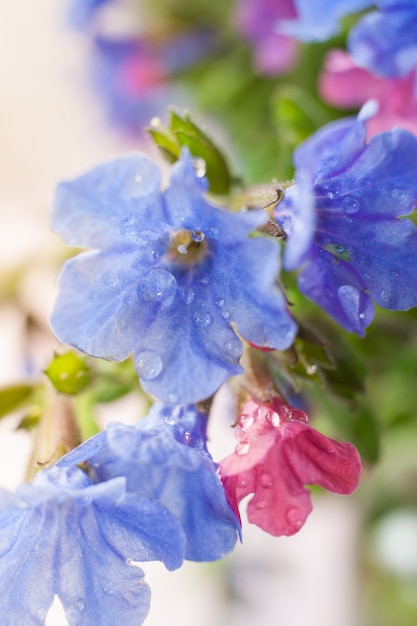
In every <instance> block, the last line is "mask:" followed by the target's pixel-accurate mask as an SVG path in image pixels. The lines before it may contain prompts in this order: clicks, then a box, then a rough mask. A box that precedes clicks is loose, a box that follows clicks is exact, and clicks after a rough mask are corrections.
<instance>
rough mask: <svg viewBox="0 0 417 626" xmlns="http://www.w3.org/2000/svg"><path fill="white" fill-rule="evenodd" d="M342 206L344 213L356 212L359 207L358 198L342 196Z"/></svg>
mask: <svg viewBox="0 0 417 626" xmlns="http://www.w3.org/2000/svg"><path fill="white" fill-rule="evenodd" d="M343 208H344V210H345V212H346V213H356V211H358V210H359V208H360V200H359V198H356V197H355V196H345V197H344V198H343Z"/></svg>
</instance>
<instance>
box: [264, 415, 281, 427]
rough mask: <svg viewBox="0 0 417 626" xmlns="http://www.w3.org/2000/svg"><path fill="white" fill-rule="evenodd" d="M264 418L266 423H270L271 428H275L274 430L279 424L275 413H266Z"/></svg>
mask: <svg viewBox="0 0 417 626" xmlns="http://www.w3.org/2000/svg"><path fill="white" fill-rule="evenodd" d="M265 417H266V419H267V420H268V422H271V424H272V426H275V428H277V427H278V426H279V422H280V419H279V415H278V413H276V412H275V411H268V412H267V414H266V415H265Z"/></svg>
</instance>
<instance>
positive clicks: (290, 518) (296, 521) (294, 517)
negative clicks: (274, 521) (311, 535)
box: [286, 508, 303, 528]
mask: <svg viewBox="0 0 417 626" xmlns="http://www.w3.org/2000/svg"><path fill="white" fill-rule="evenodd" d="M286 518H287V522H288V523H289V524H291V526H295V527H296V528H301V526H302V525H303V516H302V513H301V511H300V509H296V508H293V509H290V510H289V511H288V512H287V515H286Z"/></svg>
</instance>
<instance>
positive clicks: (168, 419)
mask: <svg viewBox="0 0 417 626" xmlns="http://www.w3.org/2000/svg"><path fill="white" fill-rule="evenodd" d="M164 422H165V424H168V426H173V425H174V424H175V418H174V417H173V416H172V415H166V416H165V417H164Z"/></svg>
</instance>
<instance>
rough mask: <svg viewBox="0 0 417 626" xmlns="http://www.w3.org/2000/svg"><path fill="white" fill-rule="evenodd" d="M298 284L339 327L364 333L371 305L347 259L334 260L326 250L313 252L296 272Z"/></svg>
mask: <svg viewBox="0 0 417 626" xmlns="http://www.w3.org/2000/svg"><path fill="white" fill-rule="evenodd" d="M298 286H299V288H300V291H301V292H302V293H304V295H306V296H307V297H308V298H310V299H311V300H313V302H316V304H318V305H319V306H321V307H322V308H323V309H324V310H325V311H327V313H328V314H329V315H331V316H332V317H333V318H334V319H335V320H336V321H337V322H338V323H339V324H340V325H341V326H343V328H346V330H349V331H350V332H354V333H357V334H358V335H361V336H363V335H364V334H365V328H366V326H368V325H369V324H370V323H371V321H372V319H373V316H374V307H373V304H372V301H371V299H370V297H369V296H368V294H367V293H366V289H365V286H364V284H363V282H362V281H361V278H360V276H358V274H357V273H356V272H355V270H354V269H353V268H352V266H351V265H350V264H349V263H345V262H344V261H339V262H338V263H335V258H334V256H333V255H332V254H330V253H329V252H326V251H321V252H319V253H314V254H312V255H311V258H310V259H309V261H308V262H307V263H306V265H305V266H304V267H303V268H302V270H301V272H300V275H299V277H298Z"/></svg>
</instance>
